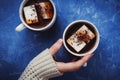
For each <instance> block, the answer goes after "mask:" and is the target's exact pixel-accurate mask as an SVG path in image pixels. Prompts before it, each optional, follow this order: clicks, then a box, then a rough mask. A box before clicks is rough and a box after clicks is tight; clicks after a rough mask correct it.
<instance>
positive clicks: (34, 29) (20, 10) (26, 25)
mask: <svg viewBox="0 0 120 80" xmlns="http://www.w3.org/2000/svg"><path fill="white" fill-rule="evenodd" d="M49 1H50V2H51V4H52V6H53V9H54V15H53V18H52V20H51V21H50V23H49V24H48V25H46V26H45V27H42V28H33V27H31V26H29V25H28V24H26V22H25V21H24V18H23V14H22V13H23V7H24V5H25V4H26V3H27V2H28V0H23V1H22V3H21V5H20V8H19V16H20V20H21V21H22V23H21V24H19V25H18V26H17V27H16V28H15V30H16V31H18V32H20V31H22V30H23V29H24V28H28V29H30V30H33V31H44V30H47V29H49V28H50V27H52V26H53V24H54V23H55V20H56V8H55V5H54V3H53V1H52V0H49Z"/></svg>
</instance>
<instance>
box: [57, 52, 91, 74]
mask: <svg viewBox="0 0 120 80" xmlns="http://www.w3.org/2000/svg"><path fill="white" fill-rule="evenodd" d="M92 56H93V54H89V55H86V56H84V57H83V58H82V59H80V60H78V61H76V62H69V63H63V62H56V63H57V67H58V70H59V71H60V72H62V73H63V72H71V71H75V70H78V69H79V68H80V67H81V66H83V65H84V64H85V63H86V62H87V61H88V60H89V59H90V58H91V57H92Z"/></svg>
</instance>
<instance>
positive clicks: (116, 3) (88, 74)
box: [0, 0, 120, 80]
mask: <svg viewBox="0 0 120 80" xmlns="http://www.w3.org/2000/svg"><path fill="white" fill-rule="evenodd" d="M53 1H54V3H55V6H56V9H57V19H56V22H55V24H54V26H53V27H52V28H51V29H49V30H47V31H44V32H34V31H31V30H29V29H25V30H23V31H21V32H16V31H15V27H16V26H17V25H19V24H20V23H21V21H20V19H19V6H20V3H21V2H22V0H0V80H17V79H18V78H19V76H20V75H21V73H22V72H23V70H24V69H25V67H26V66H27V64H28V63H29V61H30V60H31V59H32V58H34V57H35V56H36V55H37V54H39V53H40V52H41V51H42V50H44V49H46V48H47V47H48V48H49V47H50V46H51V45H52V44H53V43H54V42H55V41H56V40H57V39H59V38H62V35H63V31H64V29H65V28H66V26H67V25H68V24H69V23H71V22H72V21H75V20H82V19H84V20H88V21H91V22H92V23H94V24H95V25H96V27H97V28H98V30H99V32H100V44H99V47H98V48H97V50H96V51H95V52H94V53H95V55H94V56H93V57H92V58H91V60H90V61H89V62H88V66H87V67H86V68H81V69H79V70H78V71H75V72H69V73H65V74H64V75H63V76H61V77H57V78H53V79H51V80H120V0H53ZM56 57H57V58H58V60H60V61H69V58H70V56H68V52H66V51H65V49H64V47H62V49H61V50H60V51H59V52H58V53H57V55H56Z"/></svg>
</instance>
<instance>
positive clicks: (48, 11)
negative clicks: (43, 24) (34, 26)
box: [39, 2, 53, 19]
mask: <svg viewBox="0 0 120 80" xmlns="http://www.w3.org/2000/svg"><path fill="white" fill-rule="evenodd" d="M39 5H40V15H41V16H42V18H43V19H51V18H52V17H53V8H52V5H51V4H50V2H41V3H39Z"/></svg>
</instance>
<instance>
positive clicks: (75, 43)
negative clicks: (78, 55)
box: [67, 25, 95, 52]
mask: <svg viewBox="0 0 120 80" xmlns="http://www.w3.org/2000/svg"><path fill="white" fill-rule="evenodd" d="M94 37H95V35H94V33H93V32H92V31H90V30H89V29H88V28H87V27H86V26H85V25H83V26H82V27H80V28H79V29H78V30H77V31H76V32H74V33H73V34H72V35H71V36H70V37H69V38H68V39H67V43H68V44H69V45H70V46H71V47H72V48H73V49H74V50H75V51H76V52H80V51H81V50H82V49H83V48H84V47H85V46H86V45H87V44H88V43H89V42H90V41H91V40H92V39H93V38H94Z"/></svg>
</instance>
